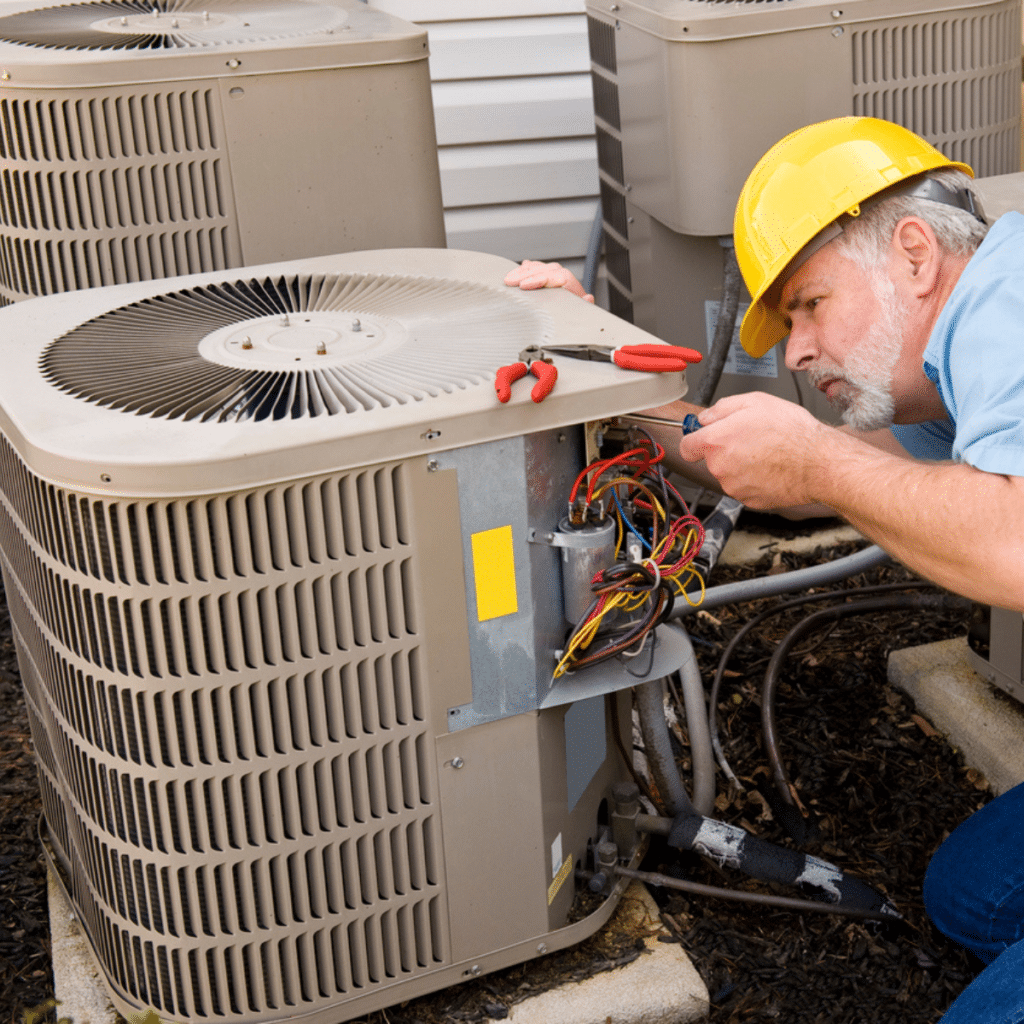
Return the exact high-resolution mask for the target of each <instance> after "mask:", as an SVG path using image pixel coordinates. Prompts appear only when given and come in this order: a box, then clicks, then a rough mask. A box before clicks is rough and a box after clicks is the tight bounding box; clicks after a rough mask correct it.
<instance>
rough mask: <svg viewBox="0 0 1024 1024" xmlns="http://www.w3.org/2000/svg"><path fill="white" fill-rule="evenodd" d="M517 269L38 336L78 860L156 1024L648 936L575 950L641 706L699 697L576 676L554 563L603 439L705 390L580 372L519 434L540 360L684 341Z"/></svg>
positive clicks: (152, 311)
mask: <svg viewBox="0 0 1024 1024" xmlns="http://www.w3.org/2000/svg"><path fill="white" fill-rule="evenodd" d="M510 266H511V264H509V263H508V261H506V260H503V259H500V258H498V257H493V256H483V255H479V254H474V253H465V252H457V251H450V250H431V249H406V250H395V251H386V252H363V253H348V254H343V255H339V256H331V257H322V258H317V259H310V260H303V261H297V262H289V263H282V264H276V265H269V266H263V267H258V268H249V269H245V270H244V271H230V272H229V271H224V272H218V273H210V274H204V275H198V276H189V277H183V278H176V279H170V280H165V281H160V282H145V283H136V284H128V285H119V286H116V287H111V288H103V289H94V290H91V291H87V292H78V293H74V294H66V295H57V296H51V297H49V298H45V299H39V300H36V301H33V302H25V303H18V304H16V305H14V306H12V307H10V308H9V309H7V310H5V311H4V316H3V318H2V321H0V323H2V333H3V337H2V343H3V346H4V351H5V373H4V375H3V379H2V380H0V552H2V564H3V573H4V579H5V585H6V592H7V600H8V605H9V609H10V613H11V618H12V622H13V624H14V631H15V637H16V643H17V647H18V653H19V662H20V666H21V671H22V676H23V682H24V686H25V692H26V697H27V702H28V707H29V713H30V719H31V724H32V733H33V739H34V743H35V748H36V752H37V755H38V761H39V773H40V782H41V787H42V793H43V805H44V812H45V844H44V845H45V846H46V848H47V849H48V851H49V855H50V857H51V863H52V864H53V866H54V867H55V869H56V872H57V873H58V875H59V876H60V877H61V879H62V880H63V882H64V884H65V886H66V887H67V889H68V891H69V895H70V899H71V902H72V905H73V906H74V907H75V909H76V912H77V914H78V915H79V917H80V919H81V922H82V924H83V926H84V928H85V931H86V932H87V934H88V937H89V939H90V942H91V945H92V948H93V951H94V953H95V956H96V959H97V961H98V963H99V964H100V966H101V968H102V971H103V973H104V976H105V978H106V980H107V983H108V985H109V987H110V989H111V992H112V995H113V998H114V1002H115V1005H116V1006H117V1008H118V1009H119V1010H120V1011H121V1012H122V1013H124V1014H129V1013H135V1012H138V1011H139V1010H140V1009H142V1008H144V1007H152V1008H154V1009H155V1010H156V1011H157V1012H158V1014H159V1015H160V1017H161V1019H162V1020H166V1021H180V1022H183V1024H184V1022H190V1024H191V1022H195V1021H198V1020H211V1021H228V1022H256V1021H260V1022H269V1021H284V1020H295V1019H302V1020H303V1021H309V1022H310V1024H328V1022H331V1024H337V1022H338V1021H340V1020H348V1019H351V1018H352V1017H355V1016H358V1015H360V1014H364V1013H367V1012H370V1011H372V1010H374V1009H377V1008H380V1007H383V1006H387V1005H391V1004H393V1003H396V1002H400V1001H403V1000H406V999H409V998H413V997H415V996H418V995H422V994H425V993H427V992H430V991H433V990H436V989H439V988H442V987H444V986H447V985H451V984H454V983H456V982H458V981H461V980H464V979H466V978H469V977H473V976H475V975H477V974H480V973H486V972H487V971H491V970H495V969H497V968H499V967H504V966H508V965H511V964H514V963H517V962H520V961H523V960H526V959H529V958H530V957H534V956H537V955H539V954H540V953H542V952H545V951H549V950H555V949H558V948H561V947H563V946H566V945H569V944H571V943H575V942H577V941H580V940H581V939H583V938H584V937H586V936H587V935H589V934H591V933H592V932H593V931H595V930H596V929H597V928H598V927H599V926H600V925H601V924H603V923H604V921H605V920H606V919H607V918H608V916H610V914H611V911H612V909H614V905H615V903H616V901H617V899H618V897H619V895H620V894H621V888H617V889H615V890H614V892H613V894H612V896H611V897H609V898H608V899H607V900H606V901H605V902H604V904H603V905H602V906H601V907H600V909H599V910H597V911H596V912H594V913H592V914H590V915H589V916H585V917H583V919H582V920H578V921H576V922H575V923H570V916H569V915H570V910H571V908H572V905H573V902H574V890H575V888H576V886H575V884H574V873H575V871H576V869H577V868H578V867H581V866H582V867H586V866H587V864H588V856H589V854H588V850H591V849H592V848H593V846H594V844H595V843H597V842H598V841H599V840H600V839H601V837H602V835H603V834H605V833H604V830H605V829H606V827H607V824H608V818H609V811H608V793H609V791H610V788H611V787H612V786H613V785H614V784H615V783H616V782H620V781H624V780H626V779H628V778H629V775H628V771H627V768H626V766H625V764H624V762H623V760H622V757H621V755H620V753H619V747H618V742H617V738H616V734H617V733H620V734H621V735H625V736H627V737H628V736H630V735H631V719H630V706H631V701H630V699H629V690H628V687H629V685H630V684H633V683H636V682H637V681H639V680H642V679H644V678H649V677H653V678H658V677H660V676H661V675H664V674H665V672H664V670H663V669H659V668H658V667H657V666H656V665H653V664H652V665H649V666H647V667H646V668H639V667H637V666H636V665H635V664H634V665H633V666H632V669H631V671H632V672H633V673H635V674H630V671H627V670H626V668H625V667H621V666H616V665H615V664H614V663H612V664H611V667H610V668H607V670H606V671H603V672H599V671H598V668H600V667H598V668H594V669H588V670H586V671H580V672H578V673H576V674H574V675H573V676H572V677H569V678H567V679H565V680H564V681H553V680H552V670H553V667H554V665H555V653H556V651H557V650H558V648H559V647H560V646H562V645H563V644H564V638H565V631H566V624H565V621H564V619H563V595H562V582H561V571H562V570H561V564H560V563H561V555H560V553H559V549H558V548H556V547H552V546H550V544H547V543H538V542H536V540H537V537H538V534H540V535H549V533H550V531H551V530H553V529H556V528H557V524H558V523H559V521H560V520H561V519H562V517H563V516H564V515H565V510H566V495H567V493H568V490H569V488H570V486H571V485H572V483H573V480H574V479H575V478H576V477H577V475H578V474H579V472H580V470H581V468H582V467H583V466H584V464H585V450H586V446H587V440H586V439H587V437H588V436H591V435H592V431H588V430H587V429H586V427H585V424H587V423H591V422H593V421H596V420H599V419H601V418H603V417H609V416H614V415H618V414H621V413H625V412H628V411H631V410H635V409H638V408H643V407H647V406H653V405H657V404H661V403H664V402H666V401H669V400H672V399H674V398H676V397H678V396H679V395H680V393H681V392H684V391H685V383H684V382H683V380H682V379H681V377H680V375H679V374H663V375H653V374H642V373H633V372H630V371H627V370H620V369H619V368H618V367H615V366H613V365H611V364H602V363H589V362H583V361H568V360H566V361H564V363H563V365H562V367H561V370H562V372H561V374H560V376H559V379H558V382H557V385H556V387H555V390H554V391H553V393H552V394H551V395H549V396H548V397H547V398H546V399H545V400H544V401H543V402H542V403H540V404H535V403H533V402H532V401H531V400H530V397H529V394H530V389H529V386H528V385H527V384H526V383H524V384H523V385H522V387H523V391H522V392H518V391H517V392H516V393H515V394H514V396H513V400H512V401H511V402H510V403H509V404H508V405H501V404H500V403H499V402H498V401H497V398H496V396H495V392H494V386H493V381H494V374H495V370H496V369H497V368H498V367H500V366H502V365H505V364H508V363H510V362H514V361H516V360H517V358H518V356H519V353H520V352H521V351H522V350H523V349H524V348H526V347H527V346H529V345H530V344H535V343H536V344H543V343H544V342H554V341H557V342H559V343H562V344H573V343H575V342H580V343H586V342H591V341H593V339H594V338H601V339H602V340H605V341H607V343H608V344H610V345H621V344H629V343H633V342H637V341H649V340H650V339H649V337H648V336H647V335H645V334H643V332H641V331H639V330H638V329H637V328H635V327H633V326H631V325H629V324H626V323H625V322H624V321H622V320H619V319H617V318H615V317H612V316H610V315H609V314H607V313H605V312H604V311H602V310H600V309H596V308H594V307H592V306H590V305H588V304H586V303H582V302H579V301H578V300H577V299H575V298H573V297H571V296H569V295H568V294H567V293H564V292H562V291H561V290H544V291H540V292H534V293H529V294H527V293H521V292H519V291H518V290H512V289H508V288H505V287H503V286H502V285H501V280H502V278H503V276H504V275H505V273H506V272H507V271H508V269H509V268H510ZM666 628H667V627H666ZM661 629H662V627H659V635H660V630H661ZM645 671H646V673H647V674H646V675H644V672H645ZM589 672H593V673H595V674H594V675H588V673H589ZM627 747H628V744H627ZM634 861H635V856H634Z"/></svg>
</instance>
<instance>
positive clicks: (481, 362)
mask: <svg viewBox="0 0 1024 1024" xmlns="http://www.w3.org/2000/svg"><path fill="white" fill-rule="evenodd" d="M550 336H551V321H550V318H549V317H548V316H547V315H546V314H543V313H540V312H538V311H536V310H534V309H531V308H530V307H529V305H528V304H527V303H526V302H525V301H523V300H522V299H521V298H519V297H518V295H517V294H516V293H514V292H511V291H510V292H508V293H507V294H506V293H504V292H502V291H499V290H498V289H494V288H488V287H485V286H483V285H477V284H471V283H468V282H460V281H449V280H435V279H430V278H415V277H401V276H389V275H379V274H346V275H293V276H286V277H275V278H263V279H260V280H256V279H252V280H236V281H227V282H223V283H219V284H211V285H204V286H200V287H196V288H188V289H185V290H182V291H178V292H172V293H169V294H165V295H159V296H154V297H152V298H146V299H144V300H142V301H140V302H136V303H133V304H131V305H128V306H122V307H120V308H118V309H115V310H111V311H110V312H108V313H104V314H102V315H101V316H98V317H96V318H94V319H92V320H89V321H87V322H86V323H83V324H81V325H80V326H78V327H75V328H74V329H72V330H71V331H68V332H67V333H66V334H64V335H62V336H61V337H59V338H57V339H56V340H54V341H53V342H51V343H50V345H49V346H47V348H46V350H45V351H44V352H43V354H42V357H41V359H40V366H41V370H42V373H43V376H44V377H45V378H46V380H48V381H49V382H50V383H51V384H53V385H55V386H56V387H58V388H59V389H61V390H62V391H64V392H66V393H68V394H71V395H74V396H75V397H76V398H81V399H84V400H85V401H88V402H93V403H96V404H97V405H101V406H104V407H106V408H109V409H117V410H121V411H123V412H130V413H134V414H136V415H144V416H151V417H160V418H166V419H182V420H199V421H204V422H217V423H225V422H239V421H243V420H265V419H273V420H281V419H297V418H300V417H304V416H321V415H335V414H338V413H352V412H360V411H371V410H373V409H380V408H388V407H391V406H394V405H404V404H406V403H408V402H415V401H422V400H425V399H428V398H436V397H438V396H440V395H443V394H451V393H453V392H455V391H457V390H460V389H464V388H467V387H471V386H474V385H477V384H481V383H485V382H487V383H490V382H491V381H492V380H493V376H494V372H495V370H496V368H497V367H498V366H501V365H503V364H505V363H508V362H511V361H513V360H515V359H516V358H517V354H518V352H520V351H521V350H522V349H523V348H525V347H526V346H528V345H531V344H542V343H543V342H544V341H546V340H548V339H549V338H550Z"/></svg>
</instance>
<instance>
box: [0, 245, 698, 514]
mask: <svg viewBox="0 0 1024 1024" xmlns="http://www.w3.org/2000/svg"><path fill="white" fill-rule="evenodd" d="M513 266H514V264H512V263H510V262H509V261H508V260H505V259H502V258H501V257H497V256H491V255H485V254H480V253H469V252H461V251H457V250H448V249H397V250H378V251H375V252H363V253H346V254H343V255H339V256H329V257H320V258H317V259H308V260H300V261H292V262H287V263H279V264H271V265H265V266H261V267H250V268H245V269H241V270H232V271H220V272H217V273H211V274H201V275H190V276H187V277H179V278H168V279H166V280H160V281H150V282H146V283H140V284H129V285H116V286H113V287H107V288H97V289H91V290H88V291H85V292H75V293H65V294H62V295H54V296H50V297H47V298H42V299H34V300H31V301H28V302H22V303H18V304H16V305H13V306H9V307H7V308H5V309H4V310H2V311H0V348H2V350H3V352H4V372H3V374H2V375H0V430H2V432H3V434H4V435H6V437H7V438H8V439H9V440H10V441H11V443H12V444H13V445H14V447H15V448H16V450H17V451H18V453H19V455H20V456H21V458H22V459H23V460H24V461H25V463H26V464H27V465H28V466H29V468H30V469H32V470H33V471H34V472H36V473H37V474H38V475H40V476H42V477H44V478H46V479H49V480H51V481H54V482H58V483H61V484H65V485H68V486H72V487H75V488H77V489H85V490H90V491H93V492H99V493H103V492H107V493H122V494H123V493H131V494H151V495H167V494H181V493H197V492H212V491H219V490H225V489H233V488H236V487H244V486H250V485H254V484H257V483H266V482H268V481H274V480H285V479H294V478H299V477H303V476H307V475H311V474H315V473H322V472H325V471H334V470H337V469H347V468H352V467H356V466H360V465H365V464H368V463H371V462H380V461H385V460H389V459H400V458H406V457H413V456H429V455H430V454H431V453H434V452H438V451H445V450H449V449H453V448H461V447H464V446H466V445H472V444H477V443H480V442H484V441H492V440H498V439H501V438H504V437H513V436H520V435H522V434H526V433H531V432H534V431H540V430H548V429H554V428H560V427H562V426H568V425H571V424H576V423H581V422H584V421H588V420H593V419H598V418H603V417H606V416H614V415H618V414H622V413H626V412H630V411H636V410H638V409H643V408H649V407H652V406H656V405H660V404H663V403H665V402H669V401H671V400H673V399H675V398H678V397H680V396H681V395H682V394H683V393H685V390H686V386H685V382H684V380H683V377H682V375H680V374H679V373H666V374H647V373H639V372H631V371H628V370H622V369H619V368H618V367H616V366H614V365H612V364H609V363H601V362H587V361H583V360H569V359H564V358H559V357H556V358H555V365H556V368H557V369H558V371H559V376H558V380H557V383H556V385H555V388H554V391H553V393H552V394H550V395H549V396H548V397H547V398H546V399H545V400H544V401H543V402H541V403H539V404H538V403H534V402H533V401H532V400H531V397H530V392H531V387H532V385H533V384H535V383H536V381H535V379H534V378H533V377H532V376H527V377H526V378H525V379H524V380H522V381H519V382H517V383H516V384H515V385H514V386H513V396H512V400H511V401H510V402H509V403H508V404H507V405H502V404H501V403H500V402H499V401H498V399H497V396H496V394H495V389H494V376H495V372H496V370H497V369H498V368H499V367H501V366H504V365H506V364H509V363H513V362H516V361H518V359H519V354H520V352H521V351H522V350H523V349H525V348H526V347H527V346H529V345H531V344H543V343H545V342H547V343H552V342H555V341H557V342H559V343H563V344H584V343H590V342H599V343H602V344H607V345H611V346H619V345H624V344H635V343H638V342H651V341H653V340H654V339H652V338H651V337H650V336H649V335H647V334H646V333H644V332H643V331H641V330H639V329H638V328H636V327H633V326H632V325H631V324H628V323H626V322H625V321H623V320H620V319H619V318H618V317H614V316H612V315H611V314H610V313H606V312H605V311H604V310H601V309H599V308H597V307H595V306H593V305H591V304H589V303H586V302H583V301H581V300H580V299H577V298H575V297H574V296H572V295H570V294H568V293H567V292H565V291H564V290H562V289H545V290H541V291H534V292H522V291H520V290H518V289H512V288H507V287H505V286H504V285H503V284H502V279H503V278H504V276H505V274H507V273H508V271H509V270H510V269H511V268H512V267H513Z"/></svg>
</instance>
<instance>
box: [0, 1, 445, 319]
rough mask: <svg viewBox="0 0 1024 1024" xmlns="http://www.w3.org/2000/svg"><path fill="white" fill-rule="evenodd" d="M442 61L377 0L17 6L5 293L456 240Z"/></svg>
mask: <svg viewBox="0 0 1024 1024" xmlns="http://www.w3.org/2000/svg"><path fill="white" fill-rule="evenodd" d="M18 7H21V8H23V9H21V10H19V9H18ZM427 56H428V54H427V36H426V32H425V31H423V30H422V29H420V28H418V27H417V26H415V25H411V24H409V23H408V22H404V21H401V20H400V19H398V18H394V17H392V16H390V15H388V14H385V13H384V12H382V11H379V10H375V9H373V8H369V7H368V6H367V5H366V4H365V3H361V2H359V0H278V2H274V3H267V2H264V0H146V2H144V3H143V2H141V0H92V2H89V0H86V2H81V3H66V4H61V5H51V6H40V5H39V4H38V3H32V2H31V0H26V2H24V3H20V4H17V5H12V4H7V5H5V7H4V8H3V10H2V11H0V73H2V85H0V159H2V169H0V304H5V303H9V302H12V301H16V300H19V299H24V298H31V297H33V296H40V295H48V294H52V293H55V292H62V291H69V290H73V289H78V288H88V287H94V286H98V285H108V284H120V283H125V282H131V281H140V280H151V279H154V278H162V277H173V276H178V275H181V274H189V273H195V272H201V271H210V270H220V269H225V268H230V267H240V266H247V265H254V264H262V263H268V262H274V261H278V260H289V259H295V258H302V257H306V256H317V255H324V254H328V253H335V252H343V251H350V250H358V249H378V248H392V247H404V246H443V245H444V244H445V235H444V221H443V210H442V205H441V185H440V175H439V171H438V165H437V144H436V137H435V133H434V113H433V105H432V99H431V91H430V76H429V72H428V67H427Z"/></svg>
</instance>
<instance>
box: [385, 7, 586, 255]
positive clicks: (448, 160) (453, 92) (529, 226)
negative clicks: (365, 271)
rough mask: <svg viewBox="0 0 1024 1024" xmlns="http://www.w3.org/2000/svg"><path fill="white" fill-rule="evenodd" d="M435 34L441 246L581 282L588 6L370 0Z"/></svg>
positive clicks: (432, 63) (432, 58)
mask: <svg viewBox="0 0 1024 1024" xmlns="http://www.w3.org/2000/svg"><path fill="white" fill-rule="evenodd" d="M369 3H370V6H372V7H379V8H381V9H383V10H386V11H388V12H389V13H391V14H394V15H397V16H398V17H400V18H404V19H406V20H407V21H412V22H416V23H418V24H421V25H422V26H423V27H424V28H426V29H427V31H428V33H429V37H430V53H431V56H430V74H431V79H432V82H433V95H434V114H435V118H436V123H437V143H438V158H439V162H440V166H441V188H442V194H443V198H444V206H445V226H446V228H447V232H448V245H449V246H450V247H451V248H455V249H474V250H477V251H481V252H490V253H496V254H498V255H500V256H506V257H508V258H509V259H514V260H522V259H526V258H528V257H529V258H532V259H544V260H559V261H560V262H563V263H565V264H566V266H569V267H570V268H571V269H573V270H574V271H576V272H577V273H581V272H582V266H583V257H584V255H585V253H586V248H587V240H588V238H589V236H590V229H591V224H592V222H593V219H594V213H595V210H596V206H597V197H598V178H597V149H596V144H595V141H594V112H593V99H592V95H591V85H590V55H589V51H588V48H587V24H586V15H585V14H584V3H583V0H369Z"/></svg>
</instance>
